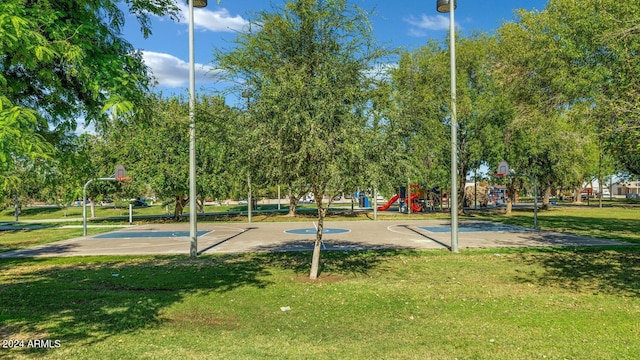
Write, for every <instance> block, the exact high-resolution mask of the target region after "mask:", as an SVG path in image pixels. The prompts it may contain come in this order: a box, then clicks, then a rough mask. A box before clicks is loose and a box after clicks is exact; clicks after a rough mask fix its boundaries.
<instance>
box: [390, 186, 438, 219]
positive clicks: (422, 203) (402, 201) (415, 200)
mask: <svg viewBox="0 0 640 360" xmlns="http://www.w3.org/2000/svg"><path fill="white" fill-rule="evenodd" d="M398 190H399V191H398V193H397V194H395V195H393V196H392V197H391V198H390V199H389V201H387V203H386V204H384V205H381V206H378V210H379V211H385V210H388V209H389V208H390V207H391V206H392V205H393V204H395V203H396V202H398V203H399V204H398V205H399V210H400V212H405V211H406V210H405V209H406V206H407V204H409V206H411V211H413V212H424V211H427V210H428V209H430V208H433V207H434V206H435V205H436V204H439V203H440V192H439V191H438V190H437V189H432V190H429V191H427V190H425V189H424V188H422V187H421V186H420V185H418V184H412V185H411V187H410V192H409V194H410V196H409V199H408V201H407V188H406V187H404V186H401V187H400V188H399V189H398Z"/></svg>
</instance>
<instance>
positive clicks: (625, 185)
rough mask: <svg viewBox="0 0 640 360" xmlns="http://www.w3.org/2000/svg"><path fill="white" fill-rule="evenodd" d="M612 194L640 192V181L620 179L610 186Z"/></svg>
mask: <svg viewBox="0 0 640 360" xmlns="http://www.w3.org/2000/svg"><path fill="white" fill-rule="evenodd" d="M611 192H612V193H613V195H623V196H624V195H627V194H640V181H622V182H619V183H617V184H613V185H612V186H611Z"/></svg>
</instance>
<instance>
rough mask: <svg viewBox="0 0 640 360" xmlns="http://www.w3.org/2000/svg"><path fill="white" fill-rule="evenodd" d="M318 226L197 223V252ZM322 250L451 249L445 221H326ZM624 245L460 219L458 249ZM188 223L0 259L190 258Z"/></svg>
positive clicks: (304, 240)
mask: <svg viewBox="0 0 640 360" xmlns="http://www.w3.org/2000/svg"><path fill="white" fill-rule="evenodd" d="M316 228H317V223H315V222H286V223H200V224H198V253H199V254H200V255H205V254H216V253H242V252H268V251H311V250H312V249H313V243H314V240H315V234H316ZM323 230H324V236H323V244H322V248H323V250H328V251H332V250H333V251H357V250H374V249H442V250H449V249H450V246H451V228H450V225H449V224H448V222H446V221H434V220H428V221H425V220H411V221H402V220H392V221H328V222H326V223H325V224H324V229H323ZM612 245H629V244H628V243H624V242H617V241H610V240H603V239H594V238H588V237H582V236H575V235H568V234H562V233H557V232H550V231H534V230H532V229H529V228H522V227H517V226H509V225H504V224H496V223H491V222H484V221H463V222H461V223H460V224H459V228H458V247H459V248H460V249H461V250H464V249H465V248H496V247H539V246H612ZM189 250H190V239H189V224H188V223H185V224H151V225H140V226H131V227H127V228H121V229H118V230H115V231H111V232H108V233H103V234H99V235H93V236H86V237H81V238H76V239H70V240H65V241H60V242H56V243H51V244H47V245H41V246H37V247H33V248H29V249H22V250H17V251H10V252H5V253H0V258H9V257H38V256H85V255H86V256H89V255H167V254H189Z"/></svg>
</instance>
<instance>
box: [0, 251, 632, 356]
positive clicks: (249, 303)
mask: <svg viewBox="0 0 640 360" xmlns="http://www.w3.org/2000/svg"><path fill="white" fill-rule="evenodd" d="M309 259H310V254H309V253H272V254H253V255H252V254H247V255H239V256H203V257H200V258H198V259H197V260H188V259H187V258H186V257H138V258H131V257H99V258H92V257H86V258H83V257H76V258H60V259H46V260H45V259H37V260H36V259H22V260H0V269H1V272H0V324H1V325H0V339H5V340H9V339H14V340H24V341H25V346H26V344H28V340H33V339H44V340H51V341H52V344H55V342H54V341H55V340H59V345H60V346H59V347H58V348H54V349H35V348H19V349H12V350H10V349H0V357H1V358H3V359H22V358H34V359H35V358H45V359H64V358H66V359H300V358H306V359H454V358H458V359H534V358H540V359H543V358H547V359H636V358H637V357H638V354H640V341H639V338H640V322H639V321H638V314H639V313H640V296H639V295H640V290H639V289H640V255H639V253H638V252H637V251H636V250H633V249H630V248H617V249H602V248H600V249H588V250H580V249H578V250H575V249H574V250H571V251H570V250H563V249H553V250H550V249H536V250H525V249H522V250H509V249H500V250H491V251H487V250H474V251H464V252H463V253H461V254H451V253H448V252H445V251H423V252H410V251H409V252H408V251H401V252H349V253H343V252H332V253H324V254H323V267H322V273H321V276H320V279H319V280H318V281H315V282H312V281H309V280H308V279H307V276H308V270H309V263H310V260H309ZM282 309H284V310H286V311H283V310H282Z"/></svg>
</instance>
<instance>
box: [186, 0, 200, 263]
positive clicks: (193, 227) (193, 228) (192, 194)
mask: <svg viewBox="0 0 640 360" xmlns="http://www.w3.org/2000/svg"><path fill="white" fill-rule="evenodd" d="M188 3H189V239H190V240H191V241H190V250H189V257H190V258H191V259H195V258H196V257H197V256H198V230H197V227H198V225H197V223H198V219H197V216H198V214H197V213H196V211H197V209H196V197H197V193H196V119H195V107H196V97H195V93H196V85H195V84H196V75H195V74H196V70H195V55H194V43H193V3H194V1H193V0H192V1H188Z"/></svg>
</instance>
